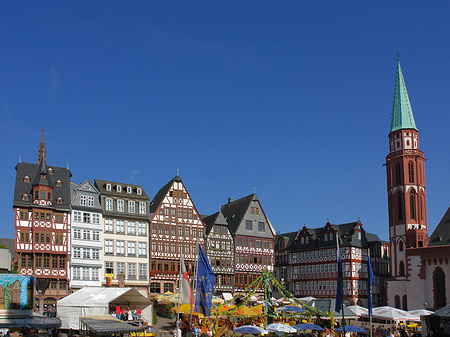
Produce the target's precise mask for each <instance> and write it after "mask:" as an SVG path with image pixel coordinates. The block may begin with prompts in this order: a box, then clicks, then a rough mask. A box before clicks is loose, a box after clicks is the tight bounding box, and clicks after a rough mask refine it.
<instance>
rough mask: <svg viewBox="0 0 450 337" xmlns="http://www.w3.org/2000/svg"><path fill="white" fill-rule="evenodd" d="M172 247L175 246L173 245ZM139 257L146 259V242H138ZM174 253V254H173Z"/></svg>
mask: <svg viewBox="0 0 450 337" xmlns="http://www.w3.org/2000/svg"><path fill="white" fill-rule="evenodd" d="M173 245H175V244H174V243H173ZM138 246H139V257H146V256H147V243H146V242H139V245H138ZM173 253H175V252H173Z"/></svg>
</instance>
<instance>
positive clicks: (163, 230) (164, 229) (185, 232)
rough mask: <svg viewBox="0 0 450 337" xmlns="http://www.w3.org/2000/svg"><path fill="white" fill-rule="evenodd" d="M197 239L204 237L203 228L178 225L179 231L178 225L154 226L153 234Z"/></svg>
mask: <svg viewBox="0 0 450 337" xmlns="http://www.w3.org/2000/svg"><path fill="white" fill-rule="evenodd" d="M191 232H192V237H194V238H196V237H197V235H198V237H199V238H202V237H203V228H196V227H193V228H191V227H189V226H188V225H186V226H183V225H178V230H177V226H176V225H163V224H159V225H158V224H155V223H154V224H152V234H160V235H171V236H177V233H178V236H185V237H189V236H191Z"/></svg>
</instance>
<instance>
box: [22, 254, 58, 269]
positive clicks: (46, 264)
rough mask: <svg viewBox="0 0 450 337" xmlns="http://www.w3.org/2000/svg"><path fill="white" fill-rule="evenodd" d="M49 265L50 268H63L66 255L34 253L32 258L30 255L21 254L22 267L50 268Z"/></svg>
mask: <svg viewBox="0 0 450 337" xmlns="http://www.w3.org/2000/svg"><path fill="white" fill-rule="evenodd" d="M33 263H34V266H33ZM50 266H51V267H52V269H65V268H66V257H65V256H63V255H50V254H36V255H35V259H34V260H33V256H32V255H22V260H21V267H22V268H50Z"/></svg>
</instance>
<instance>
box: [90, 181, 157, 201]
mask: <svg viewBox="0 0 450 337" xmlns="http://www.w3.org/2000/svg"><path fill="white" fill-rule="evenodd" d="M94 182H95V187H97V189H98V191H99V192H100V194H103V195H110V196H115V197H122V198H132V199H142V200H149V197H148V195H147V193H145V191H144V189H143V188H142V186H140V185H133V184H128V183H119V182H115V181H108V180H100V179H95V180H94ZM106 184H111V186H112V187H113V186H117V185H120V186H122V187H123V189H122V192H117V191H116V190H115V189H114V188H112V190H111V191H108V190H106ZM126 187H131V188H132V189H131V191H132V192H131V194H129V193H127V192H126V190H125V189H126ZM138 188H140V189H141V191H142V193H141V194H140V195H139V194H137V189H138Z"/></svg>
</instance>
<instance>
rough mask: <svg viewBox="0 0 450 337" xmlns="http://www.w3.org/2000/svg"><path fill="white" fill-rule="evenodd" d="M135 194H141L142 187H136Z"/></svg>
mask: <svg viewBox="0 0 450 337" xmlns="http://www.w3.org/2000/svg"><path fill="white" fill-rule="evenodd" d="M137 194H138V195H142V188H140V187H138V189H137Z"/></svg>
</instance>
